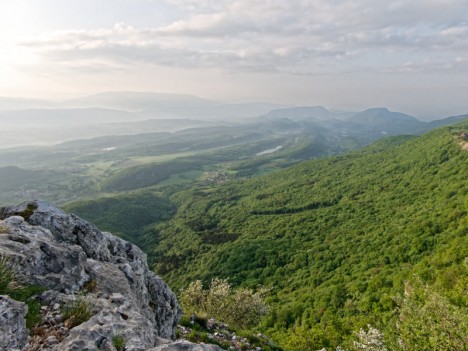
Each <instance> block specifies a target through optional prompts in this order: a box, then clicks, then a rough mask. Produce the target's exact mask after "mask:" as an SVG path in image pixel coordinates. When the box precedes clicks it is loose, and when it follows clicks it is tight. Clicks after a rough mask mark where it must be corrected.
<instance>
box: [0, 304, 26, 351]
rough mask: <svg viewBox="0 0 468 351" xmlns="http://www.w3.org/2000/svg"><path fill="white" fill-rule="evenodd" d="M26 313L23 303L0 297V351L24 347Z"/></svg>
mask: <svg viewBox="0 0 468 351" xmlns="http://www.w3.org/2000/svg"><path fill="white" fill-rule="evenodd" d="M26 312H27V307H26V305H25V304H24V303H22V302H17V301H15V300H12V299H10V298H9V297H8V296H0V336H1V337H0V350H21V349H22V348H23V347H24V346H25V345H26V343H27V340H28V333H27V330H26V322H25V320H24V316H25V315H26Z"/></svg>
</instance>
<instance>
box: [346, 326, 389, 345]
mask: <svg viewBox="0 0 468 351" xmlns="http://www.w3.org/2000/svg"><path fill="white" fill-rule="evenodd" d="M367 328H368V330H367V331H365V330H364V329H362V328H361V329H360V330H359V332H358V333H356V335H357V337H358V339H359V341H354V342H353V346H354V348H355V349H356V350H362V351H387V347H386V346H385V344H384V342H383V334H382V333H381V332H380V331H379V330H378V329H376V328H373V327H372V326H371V325H367Z"/></svg>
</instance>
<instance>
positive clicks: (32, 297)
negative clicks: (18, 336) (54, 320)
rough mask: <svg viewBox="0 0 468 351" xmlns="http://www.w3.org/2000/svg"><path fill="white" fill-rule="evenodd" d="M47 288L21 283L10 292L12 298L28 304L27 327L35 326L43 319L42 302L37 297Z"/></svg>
mask: <svg viewBox="0 0 468 351" xmlns="http://www.w3.org/2000/svg"><path fill="white" fill-rule="evenodd" d="M45 290H46V289H45V288H44V287H42V286H38V285H21V286H19V287H18V288H16V289H14V290H13V291H11V292H10V293H9V295H10V296H11V298H12V299H14V300H16V301H21V302H24V303H26V305H28V313H27V314H26V327H27V328H28V329H31V328H33V327H34V326H36V325H37V324H38V323H39V322H40V321H41V318H42V316H41V304H40V302H39V301H38V300H37V299H36V297H37V296H38V295H39V294H40V293H42V292H44V291H45Z"/></svg>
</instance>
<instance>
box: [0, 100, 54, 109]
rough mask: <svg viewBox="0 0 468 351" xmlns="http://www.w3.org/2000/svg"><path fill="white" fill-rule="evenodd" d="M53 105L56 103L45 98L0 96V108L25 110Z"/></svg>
mask: <svg viewBox="0 0 468 351" xmlns="http://www.w3.org/2000/svg"><path fill="white" fill-rule="evenodd" d="M53 106H54V103H52V102H49V101H44V100H36V99H23V98H11V97H0V110H24V109H31V108H47V107H53Z"/></svg>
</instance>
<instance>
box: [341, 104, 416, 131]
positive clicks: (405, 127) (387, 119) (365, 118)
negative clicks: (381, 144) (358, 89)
mask: <svg viewBox="0 0 468 351" xmlns="http://www.w3.org/2000/svg"><path fill="white" fill-rule="evenodd" d="M348 120H349V121H351V122H354V123H356V124H358V125H359V128H364V129H367V130H374V131H380V132H382V133H387V134H390V135H395V134H412V133H417V132H418V131H420V130H421V128H422V125H424V122H421V121H419V120H418V119H417V118H415V117H413V116H409V115H406V114H404V113H400V112H392V111H389V110H388V109H386V108H372V109H368V110H365V111H363V112H359V113H356V114H354V115H352V116H351V117H349V118H348Z"/></svg>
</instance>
